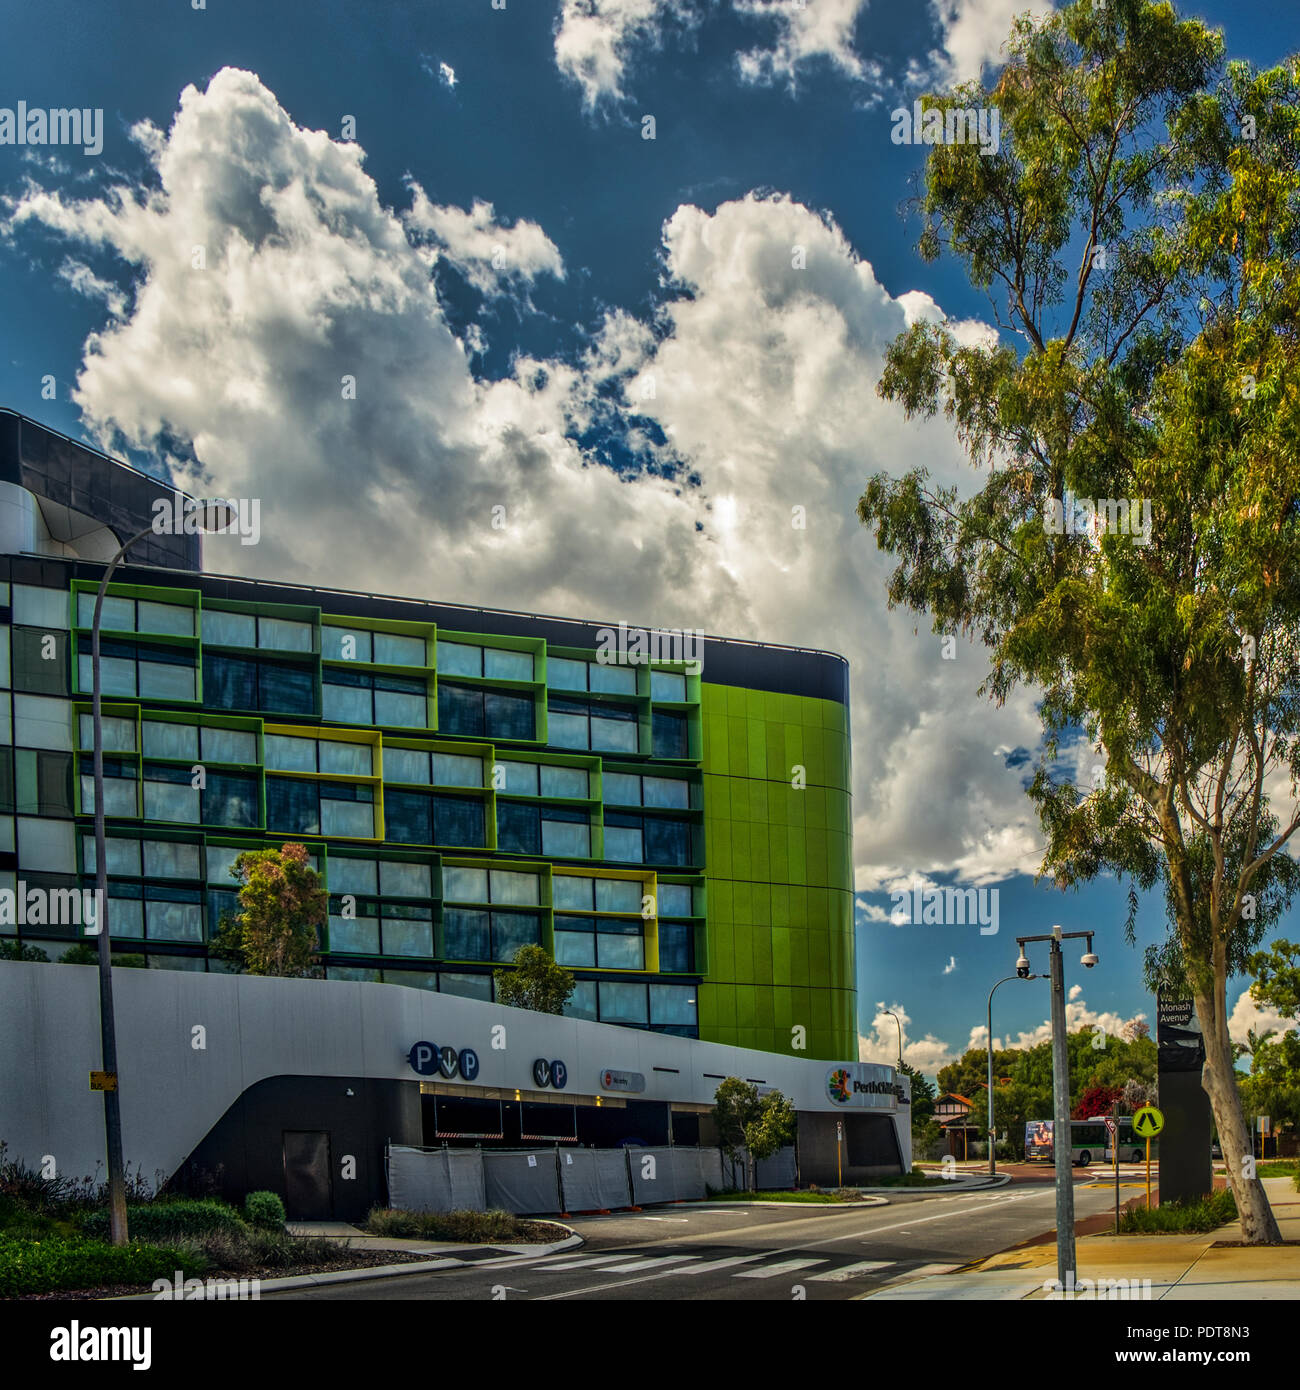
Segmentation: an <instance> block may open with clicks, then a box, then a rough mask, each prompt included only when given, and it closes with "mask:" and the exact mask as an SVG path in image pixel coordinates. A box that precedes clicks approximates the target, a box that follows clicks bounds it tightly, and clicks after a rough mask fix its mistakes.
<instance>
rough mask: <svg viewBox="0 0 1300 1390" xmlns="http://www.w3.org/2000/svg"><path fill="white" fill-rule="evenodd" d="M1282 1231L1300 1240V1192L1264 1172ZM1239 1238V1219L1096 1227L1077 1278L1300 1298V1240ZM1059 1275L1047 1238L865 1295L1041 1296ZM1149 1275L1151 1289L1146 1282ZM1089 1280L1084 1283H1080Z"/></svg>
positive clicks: (1228, 1295) (1135, 1288)
mask: <svg viewBox="0 0 1300 1390" xmlns="http://www.w3.org/2000/svg"><path fill="white" fill-rule="evenodd" d="M1264 1190H1265V1191H1266V1192H1267V1194H1268V1199H1269V1202H1270V1203H1271V1205H1272V1207H1273V1214H1274V1215H1275V1216H1276V1217H1277V1221H1278V1226H1279V1227H1280V1228H1281V1232H1282V1239H1283V1240H1288V1241H1296V1242H1300V1193H1298V1192H1297V1191H1296V1190H1295V1187H1294V1186H1293V1185H1292V1182H1291V1179H1290V1178H1265V1179H1264ZM1240 1238H1241V1231H1240V1227H1239V1226H1238V1225H1237V1223H1236V1222H1233V1223H1232V1224H1231V1225H1228V1226H1221V1227H1220V1228H1219V1229H1218V1230H1217V1231H1211V1232H1208V1233H1203V1234H1200V1235H1185V1236H1172V1235H1171V1236H1115V1235H1095V1236H1081V1237H1079V1238H1078V1243H1077V1245H1076V1250H1077V1254H1078V1264H1079V1272H1078V1275H1077V1276H1076V1278H1077V1279H1078V1280H1085V1279H1090V1280H1094V1281H1096V1280H1099V1279H1101V1280H1106V1281H1114V1280H1124V1281H1126V1283H1124V1284H1120V1285H1119V1286H1118V1288H1117V1289H1116V1291H1115V1292H1114V1293H1113V1294H1112V1293H1111V1292H1110V1289H1109V1287H1107V1288H1105V1289H1103V1290H1102V1292H1101V1294H1100V1297H1102V1298H1106V1299H1109V1298H1111V1297H1115V1298H1117V1299H1122V1298H1124V1297H1125V1296H1127V1297H1129V1298H1133V1299H1147V1298H1150V1299H1152V1300H1170V1301H1190V1300H1198V1299H1214V1300H1216V1301H1233V1300H1249V1301H1251V1302H1273V1301H1280V1300H1296V1299H1300V1244H1295V1245H1256V1246H1245V1247H1243V1246H1235V1247H1234V1246H1230V1245H1227V1244H1222V1243H1221V1242H1228V1241H1235V1240H1239V1239H1240ZM1055 1278H1056V1244H1055V1242H1054V1241H1053V1242H1048V1243H1046V1244H1042V1245H1031V1246H1027V1247H1022V1248H1019V1249H1016V1250H1007V1251H1004V1252H1003V1253H1002V1254H1000V1255H993V1256H991V1257H990V1258H989V1259H987V1260H984V1261H983V1262H982V1263H980V1264H978V1265H975V1266H974V1267H972V1268H970V1269H964V1270H961V1271H959V1272H958V1273H955V1274H945V1275H931V1276H929V1277H927V1278H922V1279H915V1280H912V1281H911V1282H910V1283H900V1284H895V1285H892V1286H890V1287H889V1288H887V1289H882V1290H880V1292H879V1293H874V1294H867V1295H865V1297H866V1298H869V1299H886V1300H900V1299H901V1300H909V1301H910V1300H921V1299H954V1300H962V1301H964V1300H969V1299H997V1300H1002V1301H1013V1300H1019V1299H1044V1298H1046V1297H1047V1296H1048V1293H1049V1292H1050V1291H1049V1290H1048V1289H1047V1288H1046V1287H1045V1286H1046V1285H1047V1283H1048V1281H1049V1280H1055ZM1148 1280H1149V1281H1150V1291H1149V1292H1148V1291H1147V1288H1146V1282H1147V1281H1148ZM1085 1288H1086V1286H1085Z"/></svg>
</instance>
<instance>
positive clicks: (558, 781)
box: [541, 767, 587, 797]
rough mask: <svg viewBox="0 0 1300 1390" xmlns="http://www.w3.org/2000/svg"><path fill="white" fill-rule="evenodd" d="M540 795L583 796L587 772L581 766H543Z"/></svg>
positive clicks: (585, 788)
mask: <svg viewBox="0 0 1300 1390" xmlns="http://www.w3.org/2000/svg"><path fill="white" fill-rule="evenodd" d="M541 773H542V795H543V796H571V797H585V796H586V795H587V772H586V769H585V768H581V767H543V768H542V769H541Z"/></svg>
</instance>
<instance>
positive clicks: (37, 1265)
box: [0, 1235, 208, 1298]
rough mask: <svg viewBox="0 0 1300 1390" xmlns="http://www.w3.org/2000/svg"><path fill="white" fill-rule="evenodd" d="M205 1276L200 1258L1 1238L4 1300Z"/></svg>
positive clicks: (73, 1241)
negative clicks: (179, 1272) (180, 1276)
mask: <svg viewBox="0 0 1300 1390" xmlns="http://www.w3.org/2000/svg"><path fill="white" fill-rule="evenodd" d="M178 1269H179V1270H182V1271H183V1272H184V1273H185V1274H186V1275H200V1274H204V1273H206V1271H207V1269H208V1265H207V1262H206V1261H205V1260H204V1259H203V1258H202V1257H201V1256H199V1255H197V1254H196V1253H195V1252H187V1251H181V1250H171V1249H163V1248H159V1247H157V1246H153V1245H145V1244H143V1243H141V1242H139V1241H132V1242H131V1244H130V1245H122V1246H116V1245H108V1244H106V1243H105V1242H104V1241H102V1240H88V1239H86V1238H85V1237H84V1236H47V1237H46V1238H44V1239H41V1240H27V1239H22V1238H15V1237H13V1236H10V1235H0V1298H15V1297H17V1296H18V1295H20V1294H32V1293H53V1292H56V1291H57V1290H59V1289H86V1288H96V1287H100V1286H103V1285H118V1284H149V1283H152V1282H153V1280H155V1279H162V1278H167V1279H170V1278H172V1276H173V1275H174V1274H175V1273H176V1271H177V1270H178Z"/></svg>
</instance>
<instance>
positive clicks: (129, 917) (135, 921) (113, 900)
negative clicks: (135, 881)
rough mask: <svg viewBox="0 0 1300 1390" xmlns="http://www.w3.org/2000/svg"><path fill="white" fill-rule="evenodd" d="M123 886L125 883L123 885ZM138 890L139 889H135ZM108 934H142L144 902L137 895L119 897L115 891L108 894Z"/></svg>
mask: <svg viewBox="0 0 1300 1390" xmlns="http://www.w3.org/2000/svg"><path fill="white" fill-rule="evenodd" d="M123 886H125V885H123ZM136 892H137V893H138V892H139V889H136ZM108 934H109V936H133V937H136V938H137V939H138V938H140V937H143V936H144V903H143V901H142V900H141V899H140V898H138V897H131V898H126V897H119V896H118V893H117V892H116V891H110V893H109V895H108Z"/></svg>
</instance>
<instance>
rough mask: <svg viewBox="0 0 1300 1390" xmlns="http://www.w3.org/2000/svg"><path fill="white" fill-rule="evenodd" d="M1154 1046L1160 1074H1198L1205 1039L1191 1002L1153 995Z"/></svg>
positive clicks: (1201, 1062)
mask: <svg viewBox="0 0 1300 1390" xmlns="http://www.w3.org/2000/svg"><path fill="white" fill-rule="evenodd" d="M1156 1047H1157V1049H1158V1057H1159V1069H1160V1070H1161V1071H1200V1069H1201V1068H1202V1067H1203V1066H1204V1065H1205V1038H1204V1036H1203V1035H1202V1033H1201V1024H1200V1020H1199V1019H1198V1018H1197V1017H1196V1005H1195V1004H1194V1003H1193V1002H1192V1000H1191V999H1179V998H1176V997H1175V996H1173V995H1166V994H1160V995H1157V996H1156Z"/></svg>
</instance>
